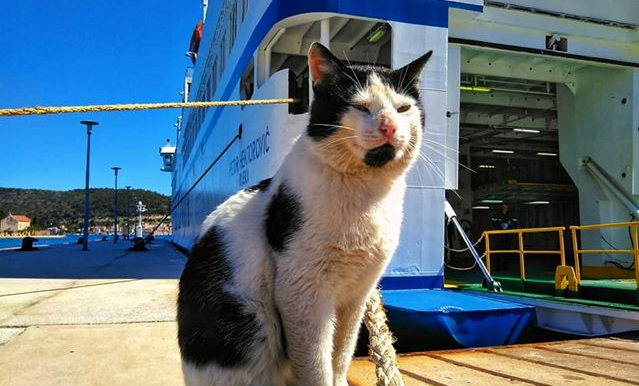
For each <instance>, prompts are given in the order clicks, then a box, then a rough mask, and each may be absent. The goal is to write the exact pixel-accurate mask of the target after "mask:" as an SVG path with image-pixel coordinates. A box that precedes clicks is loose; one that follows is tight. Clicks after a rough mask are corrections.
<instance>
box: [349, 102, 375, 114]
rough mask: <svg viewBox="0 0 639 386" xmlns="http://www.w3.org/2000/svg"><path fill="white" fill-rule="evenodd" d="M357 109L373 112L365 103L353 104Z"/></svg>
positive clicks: (368, 112)
mask: <svg viewBox="0 0 639 386" xmlns="http://www.w3.org/2000/svg"><path fill="white" fill-rule="evenodd" d="M352 106H353V107H354V108H355V109H357V110H359V111H361V112H363V113H367V114H370V113H371V112H370V111H369V110H368V106H366V105H363V104H353V105H352Z"/></svg>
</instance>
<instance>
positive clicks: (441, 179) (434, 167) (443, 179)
mask: <svg viewBox="0 0 639 386" xmlns="http://www.w3.org/2000/svg"><path fill="white" fill-rule="evenodd" d="M420 156H421V155H420ZM422 159H423V160H424V161H425V162H426V166H429V167H428V168H426V170H430V171H433V172H434V173H435V176H436V177H438V178H437V179H436V181H435V182H436V183H437V184H441V185H442V186H444V184H445V183H446V176H445V175H444V173H443V172H442V171H441V169H440V168H438V167H437V165H435V163H434V162H433V161H431V160H430V159H428V157H424V156H422Z"/></svg>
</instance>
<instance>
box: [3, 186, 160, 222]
mask: <svg viewBox="0 0 639 386" xmlns="http://www.w3.org/2000/svg"><path fill="white" fill-rule="evenodd" d="M129 193H130V195H127V191H126V190H120V189H118V212H119V214H120V216H124V215H125V214H126V203H127V200H128V199H130V201H129V202H130V215H131V217H133V216H134V215H135V203H136V202H137V201H135V199H137V200H141V201H142V203H143V204H144V205H145V206H146V209H147V211H146V212H144V216H153V215H165V214H167V213H168V212H169V210H170V207H171V198H170V197H169V196H164V195H162V194H159V193H156V192H152V191H150V190H143V189H131V190H130V192H129ZM113 204H114V197H113V189H107V188H99V189H91V191H90V199H89V205H90V216H91V219H92V222H94V223H95V222H96V220H97V219H104V218H112V217H113ZM9 212H11V213H14V214H23V215H26V216H28V217H30V218H31V219H32V225H35V226H36V227H38V228H42V229H45V228H47V227H50V226H61V225H64V226H66V227H68V228H69V229H75V228H77V227H78V226H79V224H81V223H82V221H83V216H84V189H75V190H69V191H55V190H41V189H16V188H0V218H3V217H5V216H6V215H7V214H9Z"/></svg>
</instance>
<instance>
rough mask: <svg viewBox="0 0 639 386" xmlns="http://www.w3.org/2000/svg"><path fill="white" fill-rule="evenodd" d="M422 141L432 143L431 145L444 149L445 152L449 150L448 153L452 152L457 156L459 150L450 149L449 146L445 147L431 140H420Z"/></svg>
mask: <svg viewBox="0 0 639 386" xmlns="http://www.w3.org/2000/svg"><path fill="white" fill-rule="evenodd" d="M422 141H424V142H428V143H432V144H433V145H437V146H439V147H442V148H444V149H446V150H450V151H452V152H453V153H455V154H459V150H457V149H454V148H452V147H450V146H446V145H444V144H443V143H440V142H437V141H433V140H432V139H428V138H422Z"/></svg>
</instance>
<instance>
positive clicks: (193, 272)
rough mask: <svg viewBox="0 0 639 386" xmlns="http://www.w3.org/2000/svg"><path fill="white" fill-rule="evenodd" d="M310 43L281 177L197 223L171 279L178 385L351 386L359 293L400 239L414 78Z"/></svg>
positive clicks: (418, 130) (413, 127)
mask: <svg viewBox="0 0 639 386" xmlns="http://www.w3.org/2000/svg"><path fill="white" fill-rule="evenodd" d="M431 54H432V51H430V52H428V53H427V54H425V55H424V56H422V57H420V58H418V59H416V60H414V61H413V62H411V63H409V64H407V65H406V66H404V67H402V68H401V69H399V70H396V71H391V70H389V69H386V68H379V67H372V66H348V65H346V64H344V63H342V62H341V61H340V60H339V59H337V58H336V57H335V56H334V55H333V54H332V53H331V52H330V51H329V50H328V49H327V48H325V47H324V46H322V45H321V44H319V43H313V44H312V45H311V47H310V49H309V51H308V65H309V70H310V75H311V80H312V84H313V92H314V100H313V102H312V105H311V110H310V122H309V124H308V126H307V129H306V131H305V133H304V134H302V135H301V136H300V138H299V139H298V140H297V141H296V142H295V144H294V145H293V147H292V150H291V151H290V153H289V154H288V155H287V156H286V158H285V160H284V161H283V163H282V166H281V167H280V168H279V170H278V171H277V172H276V174H275V175H274V176H273V177H272V178H271V179H268V180H264V181H262V182H261V183H259V184H258V185H256V186H253V187H250V188H247V189H245V190H243V191H240V192H238V193H236V194H235V195H233V196H232V197H230V198H229V199H228V200H227V201H225V202H224V203H222V204H221V205H220V206H218V207H217V208H216V209H215V210H214V211H213V212H212V213H211V214H210V215H209V216H208V217H207V218H206V220H205V221H204V223H203V225H202V229H201V233H200V236H199V237H198V239H197V241H196V242H195V244H194V245H193V248H192V251H191V253H190V256H189V258H188V261H187V263H186V265H185V268H184V272H183V273H182V276H181V278H180V285H179V296H178V316H177V320H178V341H179V346H180V351H181V356H182V368H183V373H184V378H185V382H186V384H187V385H188V386H193V385H207V386H209V385H221V386H236V385H237V386H248V385H251V386H276V385H299V386H328V385H330V386H347V385H348V383H347V381H346V373H347V370H348V367H349V365H350V362H351V358H352V355H353V351H354V348H355V344H356V340H357V335H358V331H359V327H360V324H361V320H362V317H363V313H364V305H365V301H366V299H367V298H368V296H369V293H370V291H371V290H372V289H374V288H375V286H376V285H377V282H378V280H379V278H380V276H381V275H382V273H383V271H384V269H385V268H386V266H387V264H388V262H389V260H390V258H391V256H392V254H393V252H394V251H395V248H396V247H397V244H398V242H399V233H400V226H401V222H402V204H403V197H404V192H405V188H406V186H405V175H406V172H407V170H408V169H409V167H410V165H411V164H412V163H413V161H414V160H415V158H416V157H417V155H418V153H419V148H420V143H421V135H422V130H423V124H424V123H423V122H424V110H423V106H422V105H421V103H420V100H419V78H420V75H421V72H422V69H423V67H424V66H425V65H426V62H427V61H428V59H429V57H430V56H431Z"/></svg>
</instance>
